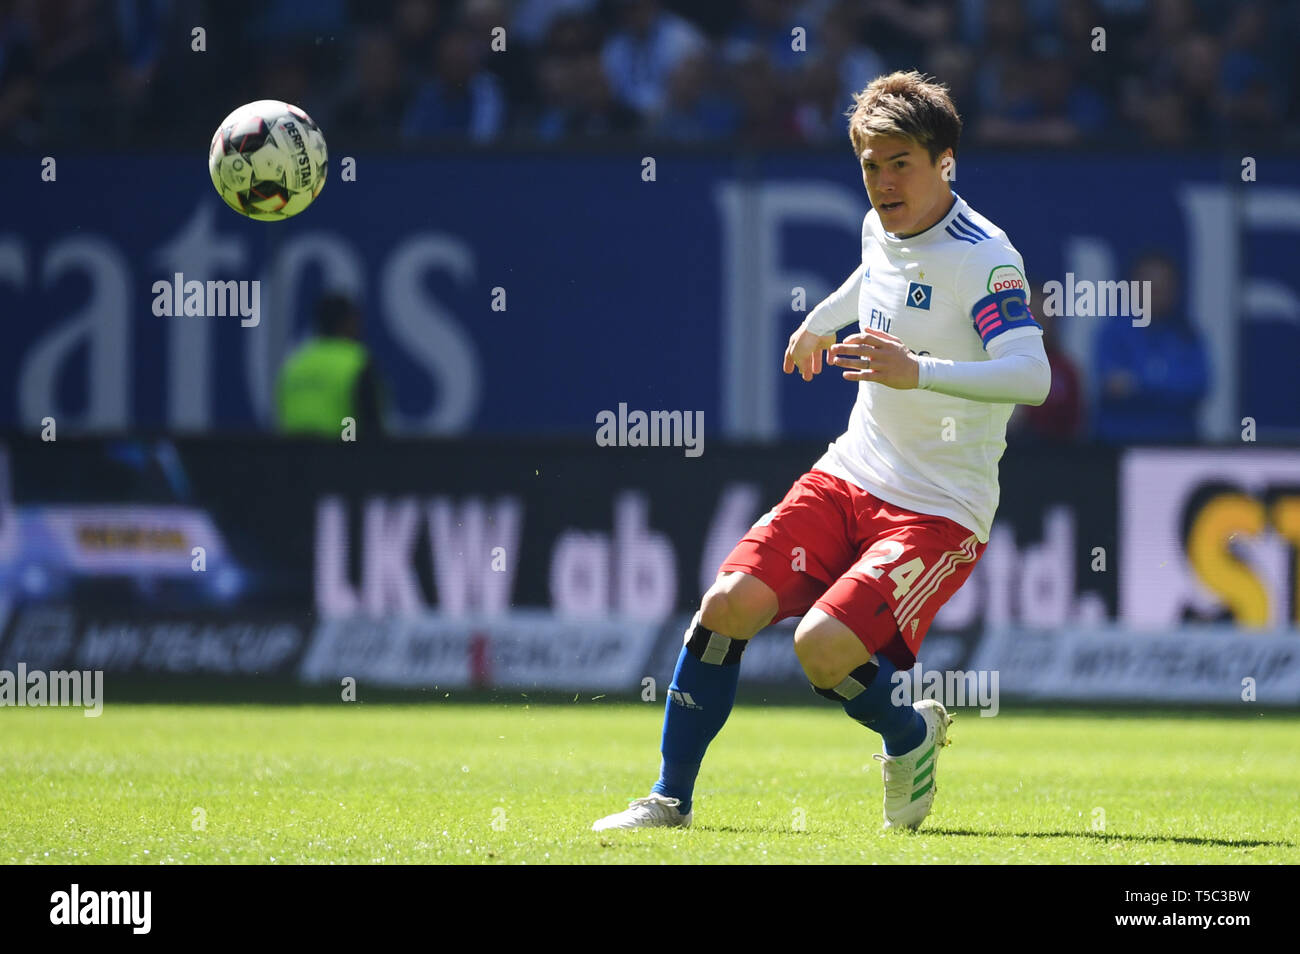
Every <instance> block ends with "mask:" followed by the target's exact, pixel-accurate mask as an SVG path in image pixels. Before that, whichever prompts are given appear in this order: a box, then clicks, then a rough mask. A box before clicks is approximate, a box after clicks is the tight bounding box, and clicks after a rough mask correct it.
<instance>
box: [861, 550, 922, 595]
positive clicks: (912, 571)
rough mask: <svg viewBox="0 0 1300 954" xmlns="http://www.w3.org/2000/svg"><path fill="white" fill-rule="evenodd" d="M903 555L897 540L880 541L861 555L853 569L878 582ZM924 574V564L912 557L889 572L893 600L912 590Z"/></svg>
mask: <svg viewBox="0 0 1300 954" xmlns="http://www.w3.org/2000/svg"><path fill="white" fill-rule="evenodd" d="M902 555H903V545H902V544H901V543H899V542H898V541H897V540H881V541H880V542H879V543H875V544H872V546H871V549H869V550H868V551H867V552H866V553H864V554H862V558H861V559H860V560H858V562H857V563H855V564H854V565H853V569H854V570H857V571H858V572H859V573H864V574H866V575H867V576H869V577H871V578H872V579H873V580H878V579H880V578H881V576H883V575H884V573H885V567H886V566H888V565H889V564H891V563H895V562H897V560H898V558H899V557H901V556H902ZM924 572H925V564H924V563H923V562H922V561H921V558H920V557H914V558H913V559H911V560H908V561H907V562H906V563H903V564H901V565H899V566H896V567H894V569H892V570H890V571H889V579H890V580H892V581H893V583H894V594H893V595H894V599H898V598H899V597H900V596H902V595H903V594H904V593H906V592H907V591H908V590H910V589H911V588H912V584H913V583H915V582H916V580H917V578H918V577H919V576H920V575H921V574H922V573H924Z"/></svg>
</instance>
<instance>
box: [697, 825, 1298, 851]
mask: <svg viewBox="0 0 1300 954" xmlns="http://www.w3.org/2000/svg"><path fill="white" fill-rule="evenodd" d="M692 830H693V831H707V832H709V833H711V834H733V835H802V836H806V835H808V834H809V832H806V831H792V830H790V829H778V828H772V827H771V826H766V827H765V826H760V825H694V826H692ZM882 834H883V832H882ZM899 834H900V835H902V837H904V838H921V837H924V836H926V835H951V836H954V837H961V838H1078V839H1086V840H1089V841H1101V842H1107V841H1109V842H1163V843H1168V844H1178V845H1203V846H1207V847H1214V848H1294V847H1295V843H1294V842H1290V841H1264V840H1260V839H1254V838H1239V839H1236V840H1232V839H1228V838H1193V837H1191V836H1188V835H1121V834H1112V833H1108V832H1100V831H972V830H971V829H968V828H922V829H921V830H920V831H916V832H900V833H899Z"/></svg>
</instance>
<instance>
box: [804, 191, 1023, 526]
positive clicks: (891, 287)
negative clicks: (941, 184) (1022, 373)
mask: <svg viewBox="0 0 1300 954" xmlns="http://www.w3.org/2000/svg"><path fill="white" fill-rule="evenodd" d="M954 197H955V201H954V202H953V206H952V209H950V210H949V212H948V214H947V215H946V216H944V218H943V219H942V220H940V221H939V222H938V223H936V224H935V225H933V226H932V227H930V228H928V229H926V230H925V231H924V232H922V233H920V234H919V235H913V236H910V237H908V238H898V237H897V236H894V235H891V234H890V233H888V232H886V231H885V230H884V229H883V228H882V227H881V224H880V216H879V215H878V214H877V213H876V211H875V210H874V209H873V210H872V211H870V212H868V213H867V216H866V218H865V219H864V220H863V223H862V264H861V265H860V266H859V267H858V269H857V270H856V271H855V272H854V275H853V276H850V279H849V281H847V282H845V284H844V286H843V287H842V288H841V289H840V291H839V292H837V293H835V294H833V295H831V296H830V297H829V298H827V300H826V301H824V302H822V303H821V304H820V305H818V307H817V308H815V309H814V310H813V312H812V313H811V314H810V315H809V319H808V327H809V328H811V329H813V330H815V331H817V332H818V333H823V334H825V333H829V332H830V331H832V330H838V329H839V328H843V327H845V326H846V325H849V324H851V323H852V322H853V321H855V320H856V321H857V322H858V324H859V326H860V327H861V328H862V329H864V330H868V329H870V330H876V331H884V332H886V333H888V334H891V335H893V336H894V337H896V338H900V339H902V341H903V342H904V344H906V345H907V346H908V347H909V348H911V349H912V350H913V351H915V352H917V353H918V354H930V355H933V356H934V357H936V358H947V359H951V360H953V361H987V360H988V359H989V357H991V356H997V355H998V353H999V351H1000V349H1001V347H1002V346H1003V345H1005V344H1007V343H1009V342H1011V341H1013V340H1015V339H1017V338H1023V337H1026V336H1029V335H1041V334H1042V329H1041V328H1040V327H1039V326H1038V324H1037V323H1036V322H1035V321H1034V319H1033V315H1032V314H1031V313H1030V312H1029V309H1028V302H1029V287H1028V284H1027V283H1026V281H1025V274H1024V260H1023V259H1022V258H1021V257H1020V253H1019V252H1017V251H1016V250H1015V248H1014V247H1013V246H1012V245H1011V243H1010V242H1009V241H1008V240H1007V236H1006V233H1005V232H1003V231H1002V230H1001V229H1000V228H998V227H997V226H996V225H994V224H993V223H992V222H990V221H989V220H988V219H986V218H984V216H982V215H980V214H979V213H978V212H976V211H975V210H973V209H972V208H971V207H970V206H969V205H967V204H966V202H965V201H964V200H963V199H962V198H961V197H960V196H957V195H956V194H955V193H954ZM855 283H856V285H857V294H856V296H854V295H853V294H852V289H853V285H854V284H855ZM854 305H856V309H855V308H854ZM990 352H991V354H990ZM832 367H833V366H832ZM1014 407H1015V405H1014V404H1006V403H999V404H993V403H985V402H982V401H972V400H967V399H966V398H960V397H951V396H949V395H946V394H940V393H937V392H934V391H929V390H921V389H909V390H897V389H894V388H888V387H884V386H883V385H880V384H876V383H874V382H870V381H863V382H861V383H860V384H859V385H858V397H857V401H856V402H855V403H854V405H853V411H852V414H851V415H850V416H849V425H848V429H847V430H846V431H845V432H844V433H843V434H841V435H840V437H839V438H837V439H836V440H835V442H834V443H832V444H831V445H830V447H829V448H828V449H827V451H826V453H825V454H824V455H822V457H821V459H819V460H818V461H817V463H816V464H814V465H813V466H814V467H815V468H817V469H818V470H823V471H826V472H827V473H830V474H834V475H835V476H837V477H840V478H842V479H844V480H847V481H849V482H850V483H852V484H855V485H857V486H858V487H861V488H863V489H864V490H866V491H868V492H870V493H872V494H874V495H875V496H877V497H879V498H880V499H882V500H885V501H887V502H889V503H891V504H895V505H896V506H899V507H905V508H906V509H908V510H914V511H916V512H917V513H928V514H937V515H939V516H944V517H948V518H950V519H952V520H954V521H956V522H957V523H959V524H961V525H962V526H964V527H967V528H968V529H970V530H972V531H973V532H974V533H975V535H976V536H977V538H978V539H979V541H980V542H981V543H984V542H987V541H988V538H989V529H990V527H991V525H992V523H993V515H994V513H995V512H996V510H997V506H998V461H999V460H1000V459H1001V457H1002V452H1003V451H1004V450H1005V449H1006V429H1007V420H1008V418H1010V416H1011V412H1012V410H1013V409H1014Z"/></svg>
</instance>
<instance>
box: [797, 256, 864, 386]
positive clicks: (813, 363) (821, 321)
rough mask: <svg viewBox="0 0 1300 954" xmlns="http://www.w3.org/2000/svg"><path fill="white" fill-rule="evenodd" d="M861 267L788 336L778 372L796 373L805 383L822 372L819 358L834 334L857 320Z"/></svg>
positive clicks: (833, 342)
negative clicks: (797, 372)
mask: <svg viewBox="0 0 1300 954" xmlns="http://www.w3.org/2000/svg"><path fill="white" fill-rule="evenodd" d="M862 273H863V266H862V265H858V267H857V268H855V269H854V270H853V274H851V275H850V276H849V277H848V278H847V279H845V280H844V283H843V284H842V285H840V287H839V288H837V289H835V291H833V292H831V293H830V294H829V295H828V296H827V297H826V298H825V299H823V300H822V301H821V302H820V303H819V304H818V305H817V307H816V308H814V309H813V310H812V311H810V312H809V313H808V317H807V318H805V319H804V322H803V324H801V325H800V326H799V327H798V328H796V329H795V330H794V333H793V334H791V335H790V341H789V342H788V343H787V344H786V346H785V359H784V360H783V362H782V365H781V367H782V369H783V370H784V371H785V373H786V374H790V373H791V372H792V371H794V370H795V368H798V369H799V373H800V375H802V377H803V379H804V380H805V381H811V380H812V379H813V375H815V374H820V373H821V370H822V354H823V352H825V351H827V350H828V349H829V348H830V347H831V346H832V345H833V344H835V333H836V332H837V331H839V330H840V329H841V328H844V327H846V326H847V325H851V324H853V323H854V322H856V321H857V320H858V293H859V291H860V290H861V288H862Z"/></svg>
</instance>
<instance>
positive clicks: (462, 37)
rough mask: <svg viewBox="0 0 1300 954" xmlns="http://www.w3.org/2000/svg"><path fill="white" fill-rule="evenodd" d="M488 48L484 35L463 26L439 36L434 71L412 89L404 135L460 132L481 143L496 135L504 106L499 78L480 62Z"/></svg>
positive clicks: (441, 135)
mask: <svg viewBox="0 0 1300 954" xmlns="http://www.w3.org/2000/svg"><path fill="white" fill-rule="evenodd" d="M487 49H488V38H487V37H475V36H474V35H473V34H471V33H470V32H469V31H467V30H465V29H463V28H454V29H451V30H448V31H447V32H446V33H444V34H443V35H442V36H441V37H439V39H438V42H437V50H436V54H435V57H434V67H433V75H432V76H430V77H429V78H428V79H427V80H426V81H425V82H424V83H422V84H421V85H420V87H419V89H417V90H416V93H415V98H414V100H413V102H412V103H411V106H410V108H409V109H408V110H407V112H406V116H405V117H403V119H402V135H403V136H404V137H405V138H406V139H438V138H447V137H451V136H462V137H464V138H467V139H469V140H470V141H471V142H479V143H481V142H489V141H490V140H492V139H495V138H496V137H497V136H498V135H499V134H500V133H501V129H502V126H503V124H504V122H505V108H506V103H505V97H504V96H503V95H502V91H501V81H500V80H498V79H497V78H496V77H495V76H493V75H492V74H491V73H489V72H488V71H487V70H485V69H483V68H482V67H481V66H480V65H479V51H480V50H487Z"/></svg>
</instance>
